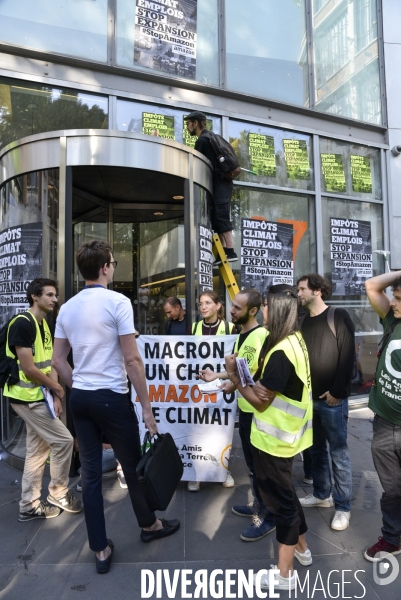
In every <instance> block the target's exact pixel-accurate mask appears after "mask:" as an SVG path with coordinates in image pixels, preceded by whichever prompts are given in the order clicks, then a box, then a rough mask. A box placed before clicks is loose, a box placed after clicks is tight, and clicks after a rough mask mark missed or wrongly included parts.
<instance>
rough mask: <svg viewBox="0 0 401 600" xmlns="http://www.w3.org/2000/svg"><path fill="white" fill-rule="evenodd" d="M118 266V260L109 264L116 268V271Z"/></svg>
mask: <svg viewBox="0 0 401 600" xmlns="http://www.w3.org/2000/svg"><path fill="white" fill-rule="evenodd" d="M117 264H118V263H117V261H116V260H111V261H110V262H109V265H113V267H114V268H115V269H117Z"/></svg>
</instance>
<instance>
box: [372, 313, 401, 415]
mask: <svg viewBox="0 0 401 600" xmlns="http://www.w3.org/2000/svg"><path fill="white" fill-rule="evenodd" d="M393 323H397V325H396V327H395V329H394V331H393V333H392V334H391V336H390V339H389V341H388V343H387V344H386V347H385V348H384V350H383V352H382V353H381V355H380V358H379V362H378V365H377V370H376V385H374V386H372V388H371V390H370V394H369V408H370V409H371V410H373V412H374V413H376V414H377V415H379V417H382V418H383V419H385V420H386V421H389V423H393V424H394V425H401V319H396V318H395V316H394V313H393V309H392V308H390V310H389V312H388V313H387V315H386V316H385V317H384V319H383V320H382V325H383V330H384V335H386V333H387V332H388V330H389V328H390V327H391V325H392V324H393Z"/></svg>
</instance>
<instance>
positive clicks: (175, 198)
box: [173, 196, 184, 200]
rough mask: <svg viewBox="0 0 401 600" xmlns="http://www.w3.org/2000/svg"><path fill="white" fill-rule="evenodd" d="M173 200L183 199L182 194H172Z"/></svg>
mask: <svg viewBox="0 0 401 600" xmlns="http://www.w3.org/2000/svg"><path fill="white" fill-rule="evenodd" d="M173 200H184V196H173Z"/></svg>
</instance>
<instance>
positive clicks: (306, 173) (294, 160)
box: [283, 140, 310, 179]
mask: <svg viewBox="0 0 401 600" xmlns="http://www.w3.org/2000/svg"><path fill="white" fill-rule="evenodd" d="M283 146H284V158H285V163H286V166H287V175H288V179H310V166H309V158H308V149H307V146H306V141H305V140H283Z"/></svg>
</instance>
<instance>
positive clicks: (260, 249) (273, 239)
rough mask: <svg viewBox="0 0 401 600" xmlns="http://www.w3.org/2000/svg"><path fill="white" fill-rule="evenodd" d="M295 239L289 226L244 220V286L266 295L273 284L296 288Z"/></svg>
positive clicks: (242, 283) (242, 230)
mask: <svg viewBox="0 0 401 600" xmlns="http://www.w3.org/2000/svg"><path fill="white" fill-rule="evenodd" d="M293 236H294V228H293V225H291V224H289V223H275V222H270V221H266V220H264V219H242V226H241V286H242V287H245V288H247V287H252V288H255V289H256V290H258V291H259V292H261V293H263V292H264V291H265V290H266V289H267V288H268V287H269V285H276V284H279V283H288V284H289V285H292V284H293V279H294V261H293Z"/></svg>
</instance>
